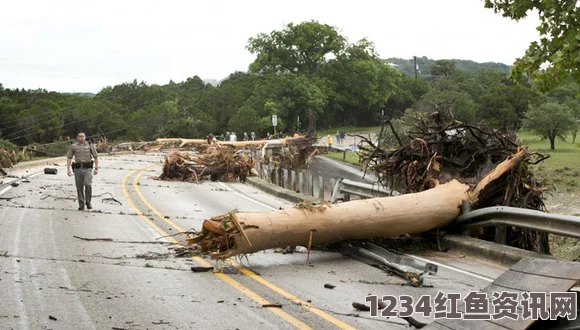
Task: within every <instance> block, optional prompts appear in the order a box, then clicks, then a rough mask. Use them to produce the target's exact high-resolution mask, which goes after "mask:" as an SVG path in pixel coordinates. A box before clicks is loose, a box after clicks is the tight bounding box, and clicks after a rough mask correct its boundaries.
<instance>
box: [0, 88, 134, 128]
mask: <svg viewBox="0 0 580 330" xmlns="http://www.w3.org/2000/svg"><path fill="white" fill-rule="evenodd" d="M138 92H141V90H132V91H131V92H128V93H126V94H124V95H119V96H115V97H111V98H109V99H98V100H102V101H109V102H110V101H114V100H117V99H122V98H125V97H130V96H133V94H138ZM41 100H43V99H41ZM89 100H92V99H89ZM28 109H30V108H27V109H26V110H28ZM67 109H69V110H67ZM61 110H65V112H64V113H62V114H61V115H68V114H70V113H73V112H74V111H76V110H78V106H76V105H73V106H68V107H63V108H61ZM47 115H49V114H48V113H47V112H43V113H40V114H36V115H29V116H26V117H21V118H17V119H13V120H8V121H5V122H4V124H6V123H12V122H17V121H20V120H23V119H27V118H31V117H37V116H38V117H42V116H47ZM17 126H20V124H16V125H12V126H9V127H4V128H3V129H8V128H13V127H17Z"/></svg>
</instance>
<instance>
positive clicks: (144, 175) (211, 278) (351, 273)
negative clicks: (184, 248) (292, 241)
mask: <svg viewBox="0 0 580 330" xmlns="http://www.w3.org/2000/svg"><path fill="white" fill-rule="evenodd" d="M162 161H163V154H147V155H143V154H141V155H118V156H102V157H101V170H100V173H99V175H98V176H96V177H95V180H94V188H93V194H94V195H97V196H99V197H95V198H94V199H93V207H94V208H93V210H91V211H89V210H85V211H78V210H77V203H76V201H74V200H71V199H63V198H67V197H71V198H74V194H75V188H74V180H73V178H69V177H68V176H66V169H65V167H64V166H62V164H60V166H58V167H57V168H58V170H59V171H58V174H57V175H45V174H44V173H43V172H42V169H43V168H42V167H40V168H35V169H30V170H28V171H21V172H15V173H14V174H16V175H18V176H22V175H27V176H29V177H30V178H29V181H30V182H20V184H19V186H18V187H10V188H9V186H7V185H6V182H7V181H9V180H14V179H10V178H0V181H4V182H5V183H4V185H2V186H0V197H1V198H7V197H13V198H12V199H10V200H6V199H3V200H0V292H2V299H0V328H1V329H193V328H212V329H254V328H268V329H293V328H301V329H308V328H312V329H352V328H357V329H376V328H377V327H380V328H386V329H390V328H392V329H402V328H408V326H407V325H406V323H405V321H403V320H401V319H398V318H390V319H386V318H371V317H369V315H368V312H356V311H354V310H353V308H352V306H351V304H352V302H354V301H357V302H361V303H364V302H365V296H366V295H368V294H376V295H379V296H382V295H387V294H389V295H397V296H398V295H401V294H408V295H411V296H413V297H414V298H415V299H418V298H419V297H420V296H421V295H425V294H431V295H433V296H435V295H436V294H437V292H438V291H444V292H446V293H450V292H459V293H462V294H466V293H467V292H469V290H477V289H480V288H483V287H484V286H486V285H487V284H488V283H489V282H490V281H491V280H492V279H494V278H495V277H497V276H499V274H501V272H503V271H504V269H502V268H500V267H497V266H494V265H488V264H485V263H482V262H478V261H476V260H473V259H470V258H464V257H463V256H450V255H449V254H443V253H432V254H429V255H427V256H426V258H428V260H430V261H435V262H439V263H441V264H440V268H439V272H438V274H437V275H436V276H433V277H431V278H430V280H431V281H432V283H433V287H432V288H414V287H410V286H406V285H403V284H405V281H404V280H402V279H400V278H398V277H395V276H389V275H387V274H386V273H384V272H383V271H381V270H379V269H377V268H373V267H370V266H367V265H365V264H362V263H360V262H357V261H354V260H352V259H348V258H345V257H343V256H341V255H340V254H337V253H330V252H318V251H314V252H313V253H312V254H311V256H310V264H309V265H306V254H305V253H295V254H286V255H283V254H280V253H275V252H274V251H266V252H259V253H256V254H254V255H251V256H249V258H248V259H247V260H246V259H243V260H241V261H240V260H236V261H235V262H233V263H232V264H227V263H224V262H221V263H219V264H218V265H216V263H215V261H212V260H208V259H205V260H204V259H202V258H199V257H196V258H193V259H192V258H176V257H174V255H173V254H172V252H173V251H174V250H172V247H173V246H174V245H172V244H170V243H171V241H172V240H173V241H174V238H173V237H169V238H162V236H164V235H173V234H175V233H177V232H179V231H180V230H183V229H185V230H187V229H190V228H195V229H199V228H200V227H201V223H202V221H203V220H204V219H206V218H208V217H211V216H215V215H218V214H222V213H224V212H228V211H230V210H232V209H238V210H240V211H262V210H267V209H278V208H280V207H282V208H289V207H291V206H292V205H291V204H290V203H288V202H286V201H283V200H280V199H278V198H275V197H273V196H270V195H267V194H265V193H263V192H261V191H259V190H256V189H255V188H253V187H251V186H248V185H244V184H239V183H232V184H224V183H214V182H203V183H202V184H192V183H183V182H166V181H158V180H155V179H154V176H156V175H158V174H159V173H160V170H161V166H162ZM17 181H20V180H17ZM111 196H112V197H114V198H115V199H117V200H118V201H119V202H121V205H119V204H116V203H114V202H111V201H109V200H103V198H108V197H111ZM75 236H76V237H79V238H104V239H108V240H100V241H87V240H82V239H79V238H75ZM175 239H178V240H179V237H178V236H176V237H175ZM424 257H425V256H424ZM237 262H241V263H242V264H243V265H244V266H245V267H243V266H238V263H237ZM208 264H211V265H212V266H217V267H224V268H223V272H222V273H212V272H205V273H194V272H192V271H191V270H190V268H191V266H197V265H208ZM446 265H450V266H452V267H451V268H448V267H447V266H446ZM457 267H458V268H457ZM249 269H251V270H249ZM474 274H475V275H474ZM326 283H329V284H333V285H335V286H336V287H335V288H334V289H326V288H324V284H326ZM263 304H281V305H282V307H281V308H264V307H263V306H262V305H263ZM357 316H358V317H357ZM415 316H416V318H417V319H419V320H422V321H427V322H429V321H432V319H424V318H421V317H420V316H418V315H415Z"/></svg>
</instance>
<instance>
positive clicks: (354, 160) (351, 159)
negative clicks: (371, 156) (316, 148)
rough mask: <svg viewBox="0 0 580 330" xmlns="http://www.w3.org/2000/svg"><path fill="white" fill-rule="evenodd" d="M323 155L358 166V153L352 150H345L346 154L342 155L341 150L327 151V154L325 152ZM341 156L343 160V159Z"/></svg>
mask: <svg viewBox="0 0 580 330" xmlns="http://www.w3.org/2000/svg"><path fill="white" fill-rule="evenodd" d="M325 156H327V157H328V158H332V159H335V160H338V161H341V162H345V163H348V164H351V165H355V166H360V164H359V162H358V154H357V153H356V152H352V151H347V152H346V155H344V153H342V152H339V151H337V152H329V153H327V154H325ZM343 157H345V158H344V160H343Z"/></svg>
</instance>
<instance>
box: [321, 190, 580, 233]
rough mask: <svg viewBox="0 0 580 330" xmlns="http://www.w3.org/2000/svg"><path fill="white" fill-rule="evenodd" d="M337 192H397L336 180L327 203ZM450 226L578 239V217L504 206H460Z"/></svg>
mask: <svg viewBox="0 0 580 330" xmlns="http://www.w3.org/2000/svg"><path fill="white" fill-rule="evenodd" d="M341 195H342V196H344V197H343V198H344V201H348V200H350V195H356V196H359V197H362V198H375V197H385V196H396V195H400V193H399V192H397V191H392V190H390V189H385V188H383V187H381V186H379V185H377V184H369V183H363V182H356V181H352V180H348V179H339V180H337V181H336V183H335V185H334V187H333V190H332V196H331V200H330V202H331V203H335V202H336V201H337V200H338V199H339V197H340V196H341ZM453 225H454V226H457V227H461V229H464V230H467V229H472V228H477V227H488V226H514V227H518V228H524V229H530V230H537V231H541V232H546V233H550V234H554V235H561V236H567V237H572V238H577V239H580V217H577V216H571V215H560V214H550V213H545V212H541V211H537V210H530V209H523V208H517V207H508V206H498V207H487V208H482V209H479V210H475V211H469V208H465V207H464V213H463V215H461V216H459V217H458V218H457V219H456V220H455V221H454V224H453ZM504 240H505V239H503V238H502V237H498V238H497V239H496V242H497V243H502V244H505V242H504Z"/></svg>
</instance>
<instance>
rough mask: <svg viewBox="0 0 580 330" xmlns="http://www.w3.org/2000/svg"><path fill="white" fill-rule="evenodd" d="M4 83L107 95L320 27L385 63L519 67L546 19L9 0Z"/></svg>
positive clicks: (1, 35) (458, 10)
mask: <svg viewBox="0 0 580 330" xmlns="http://www.w3.org/2000/svg"><path fill="white" fill-rule="evenodd" d="M0 4H1V6H0V8H1V9H0V83H2V84H3V85H4V86H5V87H7V88H26V89H34V88H45V89H47V90H51V91H52V90H53V91H59V92H94V93H96V92H98V91H99V90H100V89H101V88H102V87H105V86H107V85H115V84H120V83H123V82H127V81H132V80H133V79H137V80H138V81H142V80H143V81H146V82H147V83H150V84H153V83H155V84H165V83H167V82H168V81H169V80H170V79H172V80H173V81H175V82H180V81H183V80H185V79H186V78H187V77H192V76H194V75H198V76H200V77H201V78H202V79H218V80H219V79H222V78H224V77H226V76H227V75H229V74H230V73H232V72H234V71H245V70H247V67H248V65H249V64H250V63H251V62H252V60H253V56H252V54H250V53H249V52H248V51H247V50H246V49H245V46H246V43H247V41H248V38H250V37H253V36H255V35H257V34H258V33H261V32H270V31H272V30H280V29H282V28H283V27H284V24H287V23H290V22H293V23H299V22H302V21H306V20H312V19H314V20H317V21H319V22H320V23H326V24H330V25H333V26H335V27H337V28H338V29H339V31H340V33H341V34H342V35H344V36H345V37H347V38H348V40H349V41H350V42H356V41H358V40H359V39H361V38H363V37H367V38H368V39H370V40H371V41H373V42H374V43H375V46H376V50H377V52H378V53H379V55H380V56H381V57H383V58H387V57H402V58H412V57H413V56H414V55H416V56H418V57H420V56H427V57H430V58H434V59H441V58H459V59H470V60H474V61H477V62H487V61H492V62H502V63H505V64H512V63H513V61H514V60H515V59H516V58H517V57H519V56H521V55H522V54H523V53H524V51H525V50H526V48H527V47H528V45H529V43H530V42H531V41H532V40H537V31H536V30H535V27H536V26H537V25H538V19H537V17H533V18H529V19H526V20H523V21H520V22H515V21H512V20H509V19H507V18H503V17H502V16H501V15H499V14H494V12H493V10H491V9H485V8H484V7H483V0H438V1H435V0H397V1H394V0H382V1H366V0H356V1H348V2H341V1H336V0H334V1H319V0H307V1H303V0H294V1H283V2H282V1H273V0H269V1H254V0H252V1H239V0H238V1H194V0H190V1H171V0H166V1H143V0H138V1H137V0H117V1H104V0H101V1H90V2H89V1H79V0H77V1H56V0H51V1H22V0H19V1H9V0H1V2H0Z"/></svg>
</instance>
